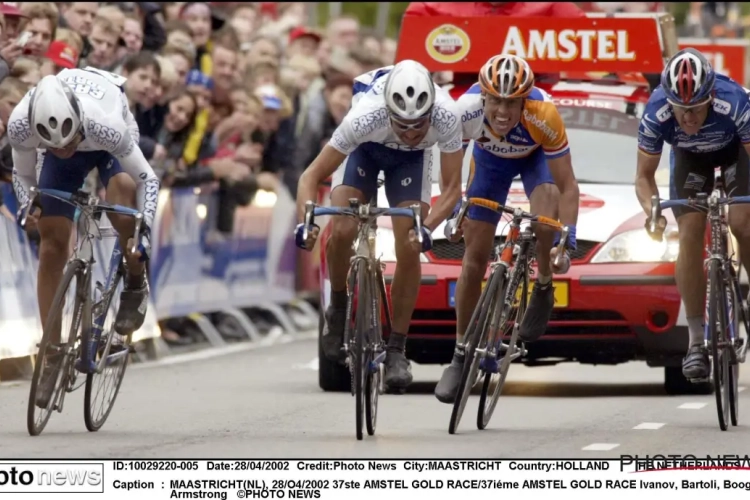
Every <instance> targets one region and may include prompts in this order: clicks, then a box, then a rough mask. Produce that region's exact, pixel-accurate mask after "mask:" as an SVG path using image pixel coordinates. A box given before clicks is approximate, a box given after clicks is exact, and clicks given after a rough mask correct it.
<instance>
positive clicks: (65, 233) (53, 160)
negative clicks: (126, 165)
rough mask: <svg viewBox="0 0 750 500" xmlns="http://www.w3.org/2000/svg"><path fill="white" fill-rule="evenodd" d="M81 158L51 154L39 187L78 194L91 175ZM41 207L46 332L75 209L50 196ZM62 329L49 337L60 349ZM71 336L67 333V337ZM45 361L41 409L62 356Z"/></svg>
mask: <svg viewBox="0 0 750 500" xmlns="http://www.w3.org/2000/svg"><path fill="white" fill-rule="evenodd" d="M79 155H80V154H79V153H76V156H73V157H72V158H68V159H61V158H57V157H56V156H54V155H52V154H50V153H47V154H45V155H44V161H43V163H42V171H41V174H40V177H39V187H40V188H42V189H59V190H61V191H68V192H74V191H76V190H77V189H78V188H79V187H80V186H81V184H83V181H84V179H85V178H86V175H87V173H88V170H87V169H86V166H85V165H86V161H85V158H84V160H81V156H79ZM41 204H42V214H41V217H40V218H39V221H38V223H37V227H38V228H39V236H40V242H39V270H38V273H37V298H38V300H39V315H40V318H41V321H42V327H43V328H46V327H47V326H48V325H47V315H48V314H49V309H50V307H52V301H53V300H54V296H55V293H56V292H57V287H58V286H60V280H61V279H62V274H63V270H64V268H65V263H66V262H67V260H68V257H69V256H70V252H71V235H72V232H73V217H74V215H75V208H73V207H72V206H71V205H70V204H68V203H65V202H63V201H60V200H57V199H55V198H51V197H49V196H42V197H41ZM67 326H68V327H69V326H70V325H67ZM50 328H52V326H50ZM61 328H62V325H61V317H60V316H58V317H56V318H55V319H54V330H53V331H52V333H51V336H50V343H51V344H53V345H57V344H59V343H60V337H61ZM69 333H70V332H65V335H66V337H67V335H68V334H69ZM65 340H67V338H66V339H65ZM46 358H47V362H46V365H45V367H44V371H43V373H42V380H41V385H40V387H39V389H37V397H36V405H37V406H39V407H40V408H46V407H47V403H48V401H49V398H50V396H51V395H52V391H53V390H54V386H55V384H54V382H55V377H54V374H55V372H56V369H57V365H58V363H59V361H60V360H61V359H62V356H61V355H60V353H59V352H58V351H56V350H55V349H54V348H52V349H49V350H48V352H47V355H46ZM40 361H41V360H40Z"/></svg>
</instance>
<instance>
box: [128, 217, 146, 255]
mask: <svg viewBox="0 0 750 500" xmlns="http://www.w3.org/2000/svg"><path fill="white" fill-rule="evenodd" d="M134 218H135V230H134V231H133V246H132V247H131V248H130V253H132V254H134V253H135V252H136V251H138V244H139V243H140V242H141V224H142V223H143V214H142V213H137V214H136V215H135V217H134Z"/></svg>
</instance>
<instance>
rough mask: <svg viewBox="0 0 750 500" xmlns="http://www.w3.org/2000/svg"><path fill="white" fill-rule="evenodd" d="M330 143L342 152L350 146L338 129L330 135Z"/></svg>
mask: <svg viewBox="0 0 750 500" xmlns="http://www.w3.org/2000/svg"><path fill="white" fill-rule="evenodd" d="M331 143H332V146H333V147H335V148H336V149H338V150H339V151H342V152H346V151H349V150H350V149H351V148H352V145H351V144H349V142H348V141H347V140H346V139H344V136H343V134H341V133H339V132H338V131H336V132H334V134H333V136H332V137H331Z"/></svg>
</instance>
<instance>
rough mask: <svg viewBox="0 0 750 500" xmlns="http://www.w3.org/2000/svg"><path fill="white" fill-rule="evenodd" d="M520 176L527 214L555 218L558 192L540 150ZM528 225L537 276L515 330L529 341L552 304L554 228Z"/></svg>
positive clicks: (540, 330)
mask: <svg viewBox="0 0 750 500" xmlns="http://www.w3.org/2000/svg"><path fill="white" fill-rule="evenodd" d="M521 179H522V180H523V187H524V190H525V191H526V195H527V196H528V197H529V210H530V211H531V213H533V214H536V215H543V216H545V217H550V218H553V219H557V212H558V205H559V201H560V191H559V190H558V189H557V186H556V185H555V184H554V180H553V179H552V175H551V174H550V172H549V169H548V168H547V162H546V161H545V157H544V152H543V151H541V150H538V151H536V152H535V153H534V154H533V155H532V156H531V157H530V158H529V164H528V165H527V166H526V167H525V168H524V169H523V170H522V171H521ZM532 227H533V229H534V235H535V236H536V263H537V270H536V272H537V275H536V279H535V281H536V283H535V284H534V289H533V291H532V292H531V298H530V299H529V304H528V308H527V310H526V314H525V315H524V317H523V321H522V322H521V326H520V328H519V330H518V337H519V338H520V339H521V340H522V341H524V342H533V341H535V340H538V339H539V338H540V337H541V336H542V335H544V332H545V331H546V329H547V323H548V322H549V318H550V315H551V314H552V308H553V307H554V305H555V290H554V287H553V286H552V269H551V268H550V258H549V253H550V250H552V242H553V240H554V238H555V230H554V229H553V228H551V227H550V226H547V225H544V224H538V223H534V224H533V225H532Z"/></svg>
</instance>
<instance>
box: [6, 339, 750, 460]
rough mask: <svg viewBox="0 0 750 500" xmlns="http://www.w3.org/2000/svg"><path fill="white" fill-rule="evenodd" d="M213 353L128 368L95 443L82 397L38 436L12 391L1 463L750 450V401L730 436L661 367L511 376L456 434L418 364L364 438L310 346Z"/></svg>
mask: <svg viewBox="0 0 750 500" xmlns="http://www.w3.org/2000/svg"><path fill="white" fill-rule="evenodd" d="M241 348H242V349H244V348H245V347H241ZM207 355H208V354H207V352H203V353H198V354H194V355H190V356H189V357H183V358H179V359H178V358H176V357H175V358H170V359H169V360H168V362H167V363H153V364H144V365H140V366H136V365H131V367H130V368H129V370H128V373H127V375H126V378H125V381H124V383H123V387H122V389H121V391H120V395H119V397H118V400H117V403H116V407H115V409H114V410H113V412H112V414H111V415H110V417H109V420H108V421H107V423H106V424H105V426H104V428H102V430H100V431H99V432H97V433H89V432H87V431H86V428H85V426H84V423H83V412H82V408H83V391H82V390H80V391H78V392H77V393H74V394H72V395H69V396H68V399H67V400H66V407H65V411H64V413H63V414H57V413H56V414H54V415H53V417H52V420H51V421H50V423H49V424H48V425H47V428H46V429H45V431H44V433H43V434H42V435H41V436H39V437H30V436H29V435H28V434H27V432H26V420H25V419H26V401H27V397H28V389H29V384H28V383H27V382H17V383H10V384H2V385H0V458H11V457H12V458H14V459H17V458H74V457H75V458H87V457H98V458H120V457H122V458H126V457H130V458H237V457H245V458H247V457H268V458H317V457H325V458H332V457H338V458H357V457H363V458H364V457H367V458H374V457H381V458H391V457H392V458H399V457H409V458H442V457H446V458H447V457H472V458H481V457H492V458H503V457H517V458H521V457H533V458H542V457H545V458H546V457H549V458H563V457H564V458H572V457H580V458H587V457H592V458H593V457H613V456H619V455H621V454H630V455H635V454H650V455H653V454H668V453H679V454H687V453H692V454H694V455H696V456H704V455H705V454H712V455H716V454H739V455H744V454H745V453H747V451H748V450H747V443H748V442H750V417H748V416H747V415H748V412H750V391H743V392H742V393H741V394H740V399H741V402H742V408H743V410H742V411H744V412H745V413H744V420H742V418H743V415H742V414H741V417H740V418H741V422H740V426H739V427H734V428H730V430H729V431H727V432H721V431H720V429H719V427H718V421H717V417H716V405H715V400H714V397H713V396H698V397H696V396H684V397H682V396H666V395H665V393H664V391H663V389H662V370H660V369H650V368H648V367H646V366H645V364H640V363H638V364H636V363H631V364H627V365H620V366H615V367H607V366H600V367H590V366H581V365H576V364H567V365H558V366H550V367H535V368H527V367H524V366H514V367H513V368H512V370H511V373H510V376H509V382H508V385H507V391H506V394H505V395H504V396H502V398H501V400H500V403H499V406H498V409H497V410H496V412H495V415H494V417H493V421H492V422H491V423H490V426H489V428H488V429H487V430H484V431H478V430H477V429H476V425H475V423H474V422H475V415H476V407H477V403H478V397H472V399H470V400H469V403H468V405H467V411H466V413H465V414H464V419H463V421H462V424H461V428H460V429H459V434H457V435H454V436H451V435H449V434H448V420H449V418H450V411H451V407H450V406H449V405H444V404H442V403H439V402H438V401H437V400H436V399H435V398H434V396H433V395H432V390H433V389H434V385H435V383H436V381H437V379H438V377H439V375H440V373H441V370H442V368H440V367H435V366H415V367H414V374H415V384H414V386H413V390H412V391H411V392H410V393H407V394H405V395H402V396H395V395H386V396H382V397H381V404H380V411H379V414H380V415H379V421H378V429H377V433H376V435H375V436H374V437H368V436H366V435H365V440H364V441H361V442H358V441H356V439H355V434H354V400H353V398H352V397H351V395H349V394H326V393H323V392H322V391H320V390H319V389H318V385H317V372H316V369H317V366H316V365H317V359H316V344H315V341H314V340H312V339H309V338H308V339H304V340H297V341H294V342H291V343H286V344H277V345H271V346H265V347H260V348H257V349H252V350H244V351H242V352H234V353H230V354H225V355H222V356H217V357H212V358H207V359H196V358H201V357H205V356H207ZM740 385H741V386H742V387H745V386H750V369H748V368H745V370H744V374H743V375H742V376H741V384H740ZM590 448H593V449H590Z"/></svg>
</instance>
